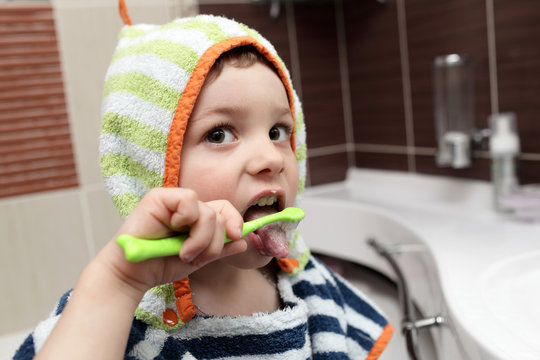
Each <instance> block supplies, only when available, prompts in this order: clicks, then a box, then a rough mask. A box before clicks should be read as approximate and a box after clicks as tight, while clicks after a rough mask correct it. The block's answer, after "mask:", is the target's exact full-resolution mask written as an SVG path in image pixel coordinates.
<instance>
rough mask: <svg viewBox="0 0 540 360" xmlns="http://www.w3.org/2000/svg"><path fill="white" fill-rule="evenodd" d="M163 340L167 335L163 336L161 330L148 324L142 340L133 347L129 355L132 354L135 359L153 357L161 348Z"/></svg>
mask: <svg viewBox="0 0 540 360" xmlns="http://www.w3.org/2000/svg"><path fill="white" fill-rule="evenodd" d="M165 340H167V337H166V336H163V330H158V329H156V328H153V327H151V326H149V327H148V328H147V329H146V332H145V334H144V340H142V341H140V342H139V343H137V344H136V345H135V346H134V347H133V349H132V350H131V352H130V353H129V356H133V357H134V358H136V359H153V358H155V357H156V356H158V355H159V353H160V352H161V349H163V345H164V344H165Z"/></svg>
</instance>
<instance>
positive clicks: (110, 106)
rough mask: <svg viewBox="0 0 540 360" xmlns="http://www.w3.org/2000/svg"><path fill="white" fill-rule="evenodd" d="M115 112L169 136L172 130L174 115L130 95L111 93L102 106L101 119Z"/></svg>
mask: <svg viewBox="0 0 540 360" xmlns="http://www.w3.org/2000/svg"><path fill="white" fill-rule="evenodd" d="M108 112H114V113H117V114H119V115H122V116H128V117H130V118H132V119H134V120H137V121H138V122H140V123H143V124H145V125H148V126H150V127H151V128H153V129H156V130H158V131H161V132H162V133H163V134H165V135H168V134H169V130H170V128H171V123H172V119H173V116H174V113H172V112H169V111H167V110H165V109H163V108H161V107H159V106H157V105H156V104H154V103H152V102H149V101H146V100H143V99H141V98H139V97H137V96H135V95H132V94H128V93H120V92H113V93H110V94H109V95H108V96H107V97H106V98H105V99H103V103H102V106H101V117H102V118H103V116H104V115H105V114H106V113H108Z"/></svg>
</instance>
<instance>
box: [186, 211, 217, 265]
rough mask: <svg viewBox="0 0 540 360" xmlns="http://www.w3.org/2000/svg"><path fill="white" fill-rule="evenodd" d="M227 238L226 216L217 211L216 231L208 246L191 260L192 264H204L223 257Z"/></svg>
mask: <svg viewBox="0 0 540 360" xmlns="http://www.w3.org/2000/svg"><path fill="white" fill-rule="evenodd" d="M224 240H225V218H224V217H223V216H222V215H221V214H218V213H216V222H215V225H214V233H213V234H212V238H211V239H210V242H209V243H208V246H207V247H206V248H205V249H204V250H203V251H201V252H200V253H199V255H197V257H196V258H195V259H193V260H192V261H191V264H192V265H196V266H202V265H204V264H206V263H208V262H210V261H212V260H215V259H217V258H219V257H221V251H222V250H223V245H224Z"/></svg>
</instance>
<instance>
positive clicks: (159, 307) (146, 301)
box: [138, 291, 167, 318]
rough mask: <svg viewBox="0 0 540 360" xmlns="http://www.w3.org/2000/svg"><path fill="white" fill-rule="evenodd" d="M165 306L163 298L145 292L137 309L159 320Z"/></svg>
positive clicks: (150, 292)
mask: <svg viewBox="0 0 540 360" xmlns="http://www.w3.org/2000/svg"><path fill="white" fill-rule="evenodd" d="M166 306H167V304H165V298H164V297H161V296H159V295H156V294H154V293H153V292H152V291H147V292H146V293H145V294H144V296H143V298H142V300H141V302H140V303H139V306H138V307H139V308H141V309H143V310H144V311H146V312H148V313H150V314H152V315H155V316H157V317H159V318H161V317H162V316H163V311H165V309H166V308H167V307H166Z"/></svg>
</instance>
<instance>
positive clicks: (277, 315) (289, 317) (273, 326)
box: [171, 304, 307, 340]
mask: <svg viewBox="0 0 540 360" xmlns="http://www.w3.org/2000/svg"><path fill="white" fill-rule="evenodd" d="M306 318H307V308H306V306H305V305H303V304H302V305H297V306H295V307H294V308H286V309H283V310H278V311H275V312H273V313H269V314H267V313H258V314H253V315H252V316H238V317H235V318H234V319H233V318H231V317H229V316H224V317H211V318H201V317H195V318H193V319H192V320H190V321H189V322H188V323H187V324H186V326H185V327H184V328H183V330H182V331H179V332H175V333H172V334H171V336H173V337H174V338H177V339H181V340H188V339H195V338H200V337H201V334H204V336H210V337H217V338H219V337H224V336H243V335H268V334H269V333H272V332H274V331H283V330H286V329H293V328H295V327H297V326H300V325H302V324H305V320H306Z"/></svg>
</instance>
